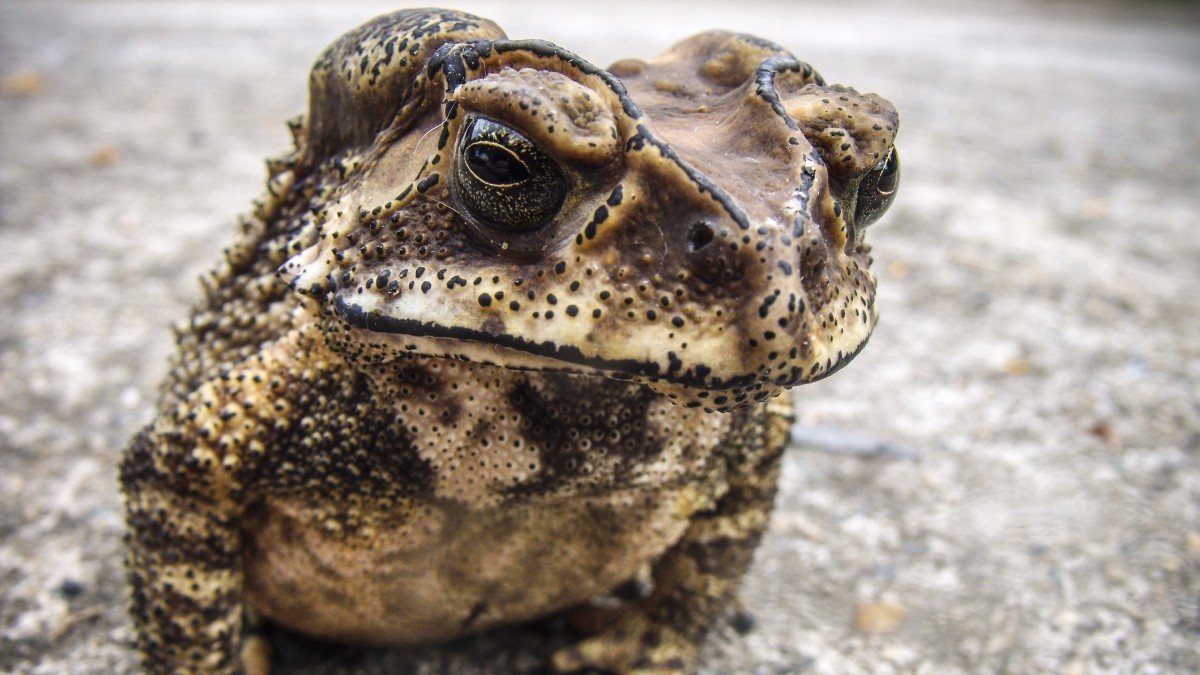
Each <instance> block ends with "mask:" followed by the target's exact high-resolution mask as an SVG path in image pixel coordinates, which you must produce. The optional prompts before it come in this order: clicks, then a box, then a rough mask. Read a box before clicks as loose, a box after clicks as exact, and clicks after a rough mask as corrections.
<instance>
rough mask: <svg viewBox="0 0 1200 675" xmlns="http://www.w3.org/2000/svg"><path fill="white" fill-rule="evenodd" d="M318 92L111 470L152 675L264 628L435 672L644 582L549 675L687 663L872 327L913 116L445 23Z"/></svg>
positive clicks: (491, 28) (710, 54)
mask: <svg viewBox="0 0 1200 675" xmlns="http://www.w3.org/2000/svg"><path fill="white" fill-rule="evenodd" d="M310 94H311V102H310V107H309V112H308V114H307V116H306V117H304V118H303V119H301V120H299V121H297V122H296V123H294V124H293V132H294V136H295V146H296V147H295V150H294V152H292V153H291V154H289V155H287V156H285V157H283V158H281V159H278V160H275V161H272V162H270V163H269V164H268V169H269V172H270V181H269V183H268V186H267V193H266V195H265V197H264V198H263V200H262V201H261V202H260V203H259V204H258V205H257V208H256V209H255V210H254V212H253V213H252V214H251V215H250V216H248V217H247V218H246V219H245V220H244V222H243V223H242V231H241V233H240V236H239V237H238V239H237V241H236V242H235V243H234V245H233V246H232V247H231V248H230V249H228V251H227V252H226V256H225V260H224V261H223V262H222V263H221V264H220V265H219V266H218V268H217V269H216V270H215V271H214V272H213V273H212V274H211V276H210V277H208V278H206V279H205V283H204V286H205V299H204V301H203V302H202V303H201V304H200V306H199V307H198V308H197V309H196V311H195V313H194V315H193V316H192V318H191V320H190V322H188V323H187V324H186V325H184V326H183V327H182V328H181V329H180V331H179V336H178V339H179V354H178V357H177V360H176V362H175V366H174V369H173V371H172V373H171V376H170V378H169V379H168V381H167V383H166V385H165V387H164V392H163V396H162V401H161V403H160V407H159V414H158V417H157V418H156V420H155V421H154V423H153V424H152V425H150V426H149V427H147V428H146V429H145V430H143V431H142V432H141V433H140V434H138V435H137V436H136V437H135V438H134V439H133V442H132V444H131V446H130V447H129V449H128V451H127V453H126V455H125V457H124V461H123V463H122V465H121V482H122V485H123V487H124V492H125V496H126V504H127V511H128V522H129V528H130V537H129V546H130V554H129V570H130V578H131V581H132V586H133V617H134V620H135V623H136V629H137V634H138V644H139V647H140V649H141V651H142V652H143V654H144V658H145V662H146V664H147V666H148V668H149V669H150V670H151V671H153V672H168V671H172V672H234V671H238V670H241V669H242V667H243V659H244V658H245V659H250V657H247V656H245V655H243V654H242V647H243V642H244V639H243V620H244V612H245V611H246V610H248V609H252V610H255V611H256V612H257V613H258V614H261V615H262V616H264V617H266V618H267V619H269V620H271V621H274V622H277V623H279V624H281V625H283V626H286V627H289V628H291V629H294V630H297V631H300V632H303V633H307V634H310V635H314V636H320V637H323V638H327V639H332V640H336V641H345V642H352V643H366V644H395V643H415V642H426V641H438V640H446V639H449V638H454V637H456V636H460V635H463V634H466V633H470V632H475V631H481V630H485V629H487V628H489V627H492V626H495V625H497V624H501V623H512V622H520V621H525V620H529V619H533V618H535V617H539V616H543V615H547V614H551V613H555V612H559V611H561V610H564V609H566V608H569V607H572V606H579V605H581V604H584V603H587V601H588V600H589V599H593V598H596V597H599V596H604V595H606V594H608V593H609V592H611V591H612V590H613V589H615V588H618V587H621V586H623V585H627V584H628V583H629V582H630V581H631V580H634V581H641V582H642V583H641V587H642V588H643V589H644V590H645V591H646V592H645V593H644V595H643V596H642V597H639V598H636V599H632V600H630V601H628V602H626V603H625V604H623V605H621V606H620V607H618V608H617V609H615V610H609V611H605V612H600V610H595V611H594V612H593V613H600V614H604V616H599V617H596V616H593V617H592V618H593V619H597V618H598V619H599V620H600V621H599V623H600V624H603V626H602V627H601V628H600V629H599V632H598V633H597V634H596V635H594V636H593V637H590V638H587V639H585V640H584V641H582V642H581V643H579V644H578V645H576V646H574V647H570V648H567V649H564V650H562V651H560V652H559V653H557V654H555V655H554V659H553V665H554V666H555V667H556V668H557V669H559V670H563V671H570V670H577V669H583V668H588V667H591V668H603V669H608V670H612V671H617V672H650V671H654V672H675V671H681V672H682V671H688V670H691V669H693V668H694V666H695V660H696V652H697V648H698V645H699V644H700V642H701V641H702V639H703V637H704V635H705V632H706V631H707V630H708V628H709V627H710V626H711V625H712V623H713V622H714V620H715V619H717V618H718V617H719V616H720V615H721V612H722V611H723V609H724V608H725V607H726V605H727V603H728V602H729V600H730V598H731V596H732V594H733V593H734V591H735V585H736V583H737V582H738V580H739V579H740V577H741V576H742V575H743V573H744V572H745V570H746V567H747V566H748V564H749V562H750V559H751V555H752V553H753V550H754V547H755V545H756V544H757V542H758V540H759V538H760V536H761V534H762V532H763V529H764V528H765V526H766V523H767V518H768V514H769V511H770V509H771V504H772V499H773V495H774V492H775V482H776V476H777V473H778V466H779V457H780V453H781V452H782V451H783V447H784V444H785V438H786V435H787V428H788V424H789V420H790V415H791V411H790V403H789V399H788V397H787V396H786V395H781V394H782V393H783V392H784V391H785V390H786V389H787V388H789V387H791V386H794V385H797V384H800V383H803V382H808V381H812V380H815V379H818V378H820V377H823V376H825V375H828V374H830V373H832V372H833V371H835V370H837V369H838V368H840V367H841V366H843V365H844V364H845V363H846V362H847V361H849V360H850V359H851V358H852V357H853V355H854V354H855V353H857V352H858V350H859V349H860V348H861V347H862V345H863V344H864V343H865V342H866V340H867V337H868V335H869V334H870V332H871V329H872V326H873V324H874V321H875V308H874V297H875V282H874V279H873V278H872V276H871V275H870V273H869V272H868V271H867V266H868V263H869V257H868V249H867V247H866V246H865V245H864V244H863V243H862V233H863V228H864V227H865V226H866V225H868V224H869V223H870V222H871V221H873V220H875V219H876V218H877V217H878V216H879V215H880V214H881V213H882V212H883V211H884V210H885V209H886V208H887V206H888V204H889V203H890V201H891V199H892V196H893V194H894V192H895V189H896V184H897V182H898V178H899V172H898V159H897V157H896V155H895V153H894V150H893V147H892V143H893V139H894V137H895V133H896V125H897V116H896V113H895V111H894V109H893V108H892V107H891V105H890V104H889V103H887V102H886V101H884V100H883V99H881V98H878V97H876V96H873V95H861V94H859V93H857V92H855V91H854V90H852V89H848V88H845V87H841V86H828V85H825V84H824V83H823V81H822V80H821V78H820V77H819V76H818V75H817V74H816V73H815V72H814V71H813V70H812V69H811V68H810V67H809V66H808V65H806V64H804V63H802V62H800V61H797V60H796V59H795V58H794V57H792V56H791V55H790V54H789V53H788V52H786V51H784V50H783V49H781V48H780V47H778V46H776V45H774V44H772V43H770V42H767V41H764V40H760V39H757V38H753V37H749V36H745V35H734V34H730V33H722V32H710V33H704V34H701V35H697V36H695V37H693V38H691V39H688V40H686V41H684V42H682V43H680V44H679V45H677V46H676V47H674V48H673V49H672V50H671V51H669V52H667V53H666V54H665V55H663V56H662V57H660V58H659V59H657V60H655V61H651V62H643V61H633V60H630V61H621V62H619V63H617V64H616V65H614V66H613V67H612V69H611V71H607V72H606V71H604V70H601V69H599V68H596V67H594V66H592V65H591V64H589V63H587V62H586V61H584V60H582V59H580V58H579V57H577V56H575V55H573V54H571V53H570V52H567V51H565V50H563V49H560V48H558V47H556V46H554V45H551V44H549V43H546V42H542V41H537V40H507V39H505V36H504V34H503V33H502V32H501V31H500V29H499V28H498V27H497V26H496V25H495V24H493V23H491V22H489V21H486V20H483V19H479V18H477V17H473V16H470V15H466V14H460V13H455V12H445V11H436V10H419V11H403V12H398V13H395V14H391V15H387V16H383V17H379V18H377V19H375V20H374V21H371V22H370V23H368V24H366V25H364V26H362V27H361V28H359V29H357V30H355V31H353V32H351V33H348V34H347V35H345V36H343V37H342V38H341V39H339V40H338V41H337V42H336V43H334V44H333V45H332V46H331V47H330V48H329V49H328V50H327V51H326V52H325V53H324V54H323V55H322V56H321V57H320V59H319V60H318V61H317V63H316V65H315V66H314V68H313V71H312V76H311V79H310ZM593 623H595V622H593ZM256 653H258V652H254V651H247V652H246V654H256ZM251 660H253V659H250V660H248V661H247V663H249V662H250V661H251ZM254 663H257V664H258V665H259V666H261V665H262V663H261V662H260V661H254Z"/></svg>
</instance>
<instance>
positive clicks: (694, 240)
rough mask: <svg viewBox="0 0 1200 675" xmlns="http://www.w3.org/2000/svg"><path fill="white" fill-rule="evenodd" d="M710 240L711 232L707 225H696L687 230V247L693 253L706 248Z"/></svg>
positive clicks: (711, 237) (711, 238)
mask: <svg viewBox="0 0 1200 675" xmlns="http://www.w3.org/2000/svg"><path fill="white" fill-rule="evenodd" d="M712 240H713V231H712V228H711V227H709V226H708V223H696V224H695V225H692V229H690V230H688V245H689V246H691V249H692V250H693V251H699V250H700V249H702V248H704V247H705V246H708V244H709V242H711V241H712Z"/></svg>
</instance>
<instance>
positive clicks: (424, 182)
mask: <svg viewBox="0 0 1200 675" xmlns="http://www.w3.org/2000/svg"><path fill="white" fill-rule="evenodd" d="M439 178H440V176H438V174H436V173H431V174H429V175H428V176H426V177H425V178H422V179H421V182H419V183H417V192H420V193H422V194H424V193H425V192H426V191H427V190H429V188H431V187H433V186H435V185H437V184H438V179H439Z"/></svg>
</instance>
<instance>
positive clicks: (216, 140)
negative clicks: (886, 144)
mask: <svg viewBox="0 0 1200 675" xmlns="http://www.w3.org/2000/svg"><path fill="white" fill-rule="evenodd" d="M458 5H459V6H461V7H463V8H464V9H469V10H472V11H475V12H477V13H480V14H483V15H485V16H489V17H492V18H494V19H497V20H498V21H499V22H500V23H501V25H503V26H504V27H505V28H506V29H507V30H508V31H509V33H510V35H512V36H514V37H543V38H547V39H550V40H552V41H555V42H558V43H560V44H563V45H565V46H567V47H569V48H571V49H573V50H574V51H576V52H578V53H580V54H582V55H583V56H585V57H586V58H589V59H590V60H593V61H594V62H597V63H600V64H604V63H608V62H611V61H612V60H615V59H616V58H619V57H621V56H632V55H636V56H648V55H652V54H655V53H657V52H659V51H660V50H662V49H664V48H665V47H666V46H667V45H668V44H669V43H670V42H672V41H673V40H674V39H677V38H680V37H683V36H685V35H688V34H690V33H692V32H694V31H696V30H700V29H703V28H709V27H725V28H731V29H739V30H744V31H748V32H752V33H757V34H760V35H762V36H764V37H768V38H771V39H774V40H776V41H778V42H780V43H782V44H784V45H786V46H788V47H790V48H792V49H793V50H794V51H795V52H796V53H797V55H798V56H800V57H801V58H804V59H806V60H809V61H811V62H812V63H813V64H814V65H816V66H817V67H818V69H819V70H820V71H821V72H822V73H823V74H824V75H825V76H826V77H827V78H828V79H829V80H831V81H835V82H843V83H846V84H851V85H853V86H855V87H857V88H859V89H862V90H868V91H876V92H879V93H881V94H884V95H885V96H887V97H888V98H890V99H891V100H892V101H894V102H895V103H896V105H897V107H898V108H899V109H900V112H901V118H902V124H901V135H900V147H901V149H902V153H903V157H904V180H903V186H902V189H901V194H900V198H899V200H898V203H897V204H896V205H895V206H894V207H893V209H892V212H891V213H890V214H889V216H888V217H887V218H886V219H885V220H884V221H883V222H882V223H880V224H879V225H877V226H876V227H875V228H873V230H872V231H871V232H870V233H869V240H870V241H872V242H873V243H874V245H875V250H876V252H877V258H876V270H877V272H878V274H879V276H880V281H881V288H882V291H881V307H882V317H883V322H882V325H881V326H880V327H879V330H878V331H877V332H876V334H875V336H874V338H873V340H872V343H871V344H870V346H869V347H868V348H867V350H866V351H865V353H863V354H862V356H860V357H859V358H858V360H857V361H856V362H855V363H854V364H853V365H852V366H851V367H849V368H848V369H846V370H845V371H843V372H841V373H839V374H838V375H837V376H836V377H834V378H832V379H830V380H828V381H825V382H822V383H818V384H815V385H812V386H809V387H806V388H804V389H802V390H801V391H800V393H799V402H798V410H799V414H800V419H801V421H802V422H803V423H804V425H805V426H804V427H802V428H799V429H798V436H800V439H799V440H800V441H801V442H799V443H798V444H797V445H796V447H794V448H792V449H791V450H790V451H789V454H788V456H787V461H786V467H785V471H784V478H783V482H782V486H781V492H780V496H779V500H778V508H777V510H776V512H775V518H774V520H773V523H772V527H771V531H770V534H769V536H768V537H767V539H766V541H765V542H764V544H763V546H762V548H761V549H760V551H759V553H758V557H757V561H756V564H755V566H754V569H753V571H752V573H751V574H750V576H749V578H748V579H747V580H746V583H745V588H744V595H745V604H746V606H747V608H748V609H750V610H751V611H753V612H754V613H755V614H756V615H757V617H758V624H757V627H756V628H755V629H754V630H753V631H752V632H751V633H749V634H748V635H746V636H741V635H738V634H737V633H735V632H734V631H733V630H731V629H728V628H723V629H721V630H719V631H718V632H717V634H716V635H715V636H714V638H713V640H712V642H711V644H710V646H709V647H708V648H707V650H706V652H705V657H704V663H703V672H705V673H794V672H811V673H892V672H896V673H900V672H903V673H1001V672H1004V673H1034V672H1047V673H1050V672H1053V673H1068V674H1072V675H1075V674H1078V675H1083V674H1087V673H1107V672H1111V673H1169V672H1180V673H1182V672H1197V671H1200V384H1198V382H1197V380H1198V379H1200V311H1198V309H1200V300H1198V298H1197V295H1198V294H1200V229H1198V222H1197V221H1198V216H1197V214H1198V213H1200V189H1198V184H1200V169H1198V168H1197V165H1198V164H1200V123H1197V119H1198V118H1197V112H1196V111H1197V110H1198V109H1200V9H1198V8H1197V6H1196V5H1194V4H1191V3H1184V2H1178V3H1166V2H1161V3H1156V2H1150V3H1144V2H1139V3H1132V2H1131V3H1129V4H1120V3H1111V2H1100V3H1095V2H1092V3H1079V4H1074V3H1065V2H1052V1H1036V0H1029V1H1027V2H1021V1H1018V0H998V1H994V2H970V3H953V4H951V3H948V2H943V3H935V4H930V3H923V2H916V1H915V0H912V1H899V2H879V3H877V4H861V3H851V2H825V3H809V2H787V3H782V2H742V3H736V4H734V3H728V4H718V3H710V2H690V3H686V4H685V3H664V2H659V3H646V2H629V1H619V2H610V1H606V2H603V3H600V2H597V3H592V4H590V5H584V4H582V3H565V2H556V3H517V2H460V3H458ZM390 8H391V7H389V6H387V5H384V4H381V3H368V2H360V1H358V0H341V1H338V2H331V1H328V0H324V1H319V2H307V3H285V2H258V3H232V2H218V3H212V2H203V3H201V2H196V3H186V2H158V3H156V2H113V1H109V0H95V1H92V2H86V3H84V2H63V1H61V0H36V1H33V0H26V1H18V0H2V1H0V308H2V312H3V314H2V317H3V318H2V320H0V671H3V672H13V673H123V672H132V671H134V670H136V665H135V664H136V662H135V656H134V653H133V651H132V650H131V648H130V642H131V637H132V635H131V630H130V626H129V622H128V619H127V618H126V616H125V613H124V609H123V604H124V597H125V586H124V580H123V576H122V569H121V557H122V544H121V536H122V532H123V526H122V518H121V508H120V502H119V498H118V494H117V490H116V481H115V466H116V462H117V459H118V456H119V453H120V451H121V448H122V446H123V445H124V443H125V442H126V439H127V438H128V437H129V436H130V434H131V432H132V431H133V430H134V429H135V428H136V427H138V426H139V425H141V424H143V423H145V422H146V421H147V420H148V419H149V417H150V414H151V408H152V403H153V400H154V396H155V388H156V386H157V382H158V381H159V380H160V379H161V377H162V375H163V373H164V371H165V367H166V358H167V354H168V353H169V351H170V348H171V338H170V333H169V331H168V329H167V326H168V324H169V323H170V322H171V321H173V320H175V319H178V318H181V317H183V316H184V314H185V312H186V308H187V307H188V305H189V303H191V302H192V301H193V300H195V299H196V298H197V297H198V286H197V284H196V282H195V279H196V277H197V276H198V275H199V274H200V273H201V272H202V271H203V270H205V269H207V268H208V266H209V265H210V264H212V262H213V261H214V260H216V258H217V256H218V254H219V250H220V249H221V247H223V246H224V245H226V244H227V243H228V242H229V241H230V239H231V236H232V231H233V227H232V225H233V221H234V218H235V215H236V214H237V213H238V212H239V211H242V210H245V209H246V208H248V206H249V203H250V200H251V199H252V198H253V197H255V196H256V195H257V194H258V193H259V191H260V190H261V187H262V179H263V175H264V172H263V168H262V164H261V161H262V158H264V157H265V156H268V155H272V154H275V153H277V152H279V151H280V150H282V149H284V148H285V147H286V146H287V144H288V137H287V133H286V130H285V126H284V121H285V120H286V119H287V118H288V117H290V116H291V115H293V114H294V113H296V112H298V111H299V110H300V109H301V108H302V106H303V104H304V99H305V81H306V71H307V69H308V66H309V64H310V63H311V61H312V59H313V58H314V57H315V55H316V54H317V52H318V51H319V50H320V49H321V48H322V47H323V46H324V45H325V44H326V43H327V42H329V41H330V40H332V39H333V38H334V37H336V36H337V35H338V34H340V33H341V32H342V31H343V30H345V29H348V28H350V27H352V26H354V25H357V24H358V23H360V22H362V21H363V20H365V19H367V18H369V17H371V16H373V15H375V14H377V13H381V12H383V11H386V10H388V9H390ZM563 639H564V638H563V635H562V631H561V628H560V627H559V626H557V625H555V624H546V625H542V626H537V627H535V628H533V629H528V628H526V629H519V630H511V631H504V632H500V633H494V634H490V635H487V636H484V637H482V638H478V639H474V640H468V641H465V642H462V643H457V644H454V645H450V646H445V647H440V648H430V649H420V650H390V651H389V650H384V651H362V650H353V649H344V648H334V647H328V646H321V645H314V644H312V643H307V642H304V641H301V640H298V639H296V638H294V637H289V636H280V638H279V641H278V647H279V649H280V651H281V654H282V657H283V658H282V659H281V661H282V663H281V666H280V667H279V669H278V670H279V672H283V673H352V672H354V673H391V672H407V673H439V672H452V673H486V672H535V671H536V669H537V667H538V664H539V663H540V659H541V657H542V656H543V655H544V654H545V653H546V652H547V650H548V645H552V644H561V642H562V640H563Z"/></svg>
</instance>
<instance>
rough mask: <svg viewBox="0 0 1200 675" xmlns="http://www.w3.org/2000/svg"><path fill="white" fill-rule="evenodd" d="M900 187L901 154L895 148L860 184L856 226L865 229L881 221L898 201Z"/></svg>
mask: <svg viewBox="0 0 1200 675" xmlns="http://www.w3.org/2000/svg"><path fill="white" fill-rule="evenodd" d="M899 187H900V153H898V152H896V149H895V148H892V151H891V152H889V153H888V156H887V157H885V158H884V160H883V161H882V162H880V163H879V165H878V166H876V167H875V168H874V169H871V171H870V172H869V173H867V175H865V176H863V179H862V181H861V182H860V183H859V184H858V195H857V196H856V198H855V201H854V204H855V208H854V225H855V227H857V228H860V229H861V228H864V227H866V226H867V225H870V224H871V223H873V222H875V221H876V220H879V217H880V216H882V215H883V213H884V211H887V210H888V207H889V206H891V205H892V201H893V200H895V199H896V190H897V189H899Z"/></svg>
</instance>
